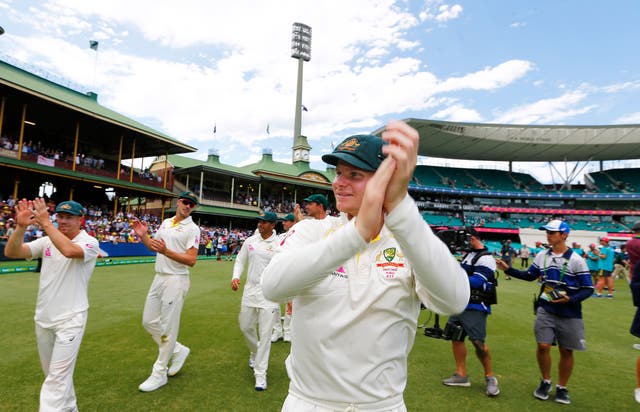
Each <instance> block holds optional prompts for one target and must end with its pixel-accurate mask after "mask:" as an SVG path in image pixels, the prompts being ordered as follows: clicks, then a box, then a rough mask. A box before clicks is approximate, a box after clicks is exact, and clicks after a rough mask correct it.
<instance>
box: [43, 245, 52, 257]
mask: <svg viewBox="0 0 640 412" xmlns="http://www.w3.org/2000/svg"><path fill="white" fill-rule="evenodd" d="M44 255H45V256H46V257H51V249H50V248H49V247H48V246H47V248H46V249H45V250H44Z"/></svg>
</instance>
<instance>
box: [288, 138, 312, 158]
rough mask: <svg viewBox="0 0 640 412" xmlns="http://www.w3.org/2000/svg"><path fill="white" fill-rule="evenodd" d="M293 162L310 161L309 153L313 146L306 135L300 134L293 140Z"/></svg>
mask: <svg viewBox="0 0 640 412" xmlns="http://www.w3.org/2000/svg"><path fill="white" fill-rule="evenodd" d="M292 149H293V164H296V163H297V162H305V163H309V153H310V152H311V146H309V143H308V142H307V137H306V136H298V137H296V138H295V139H294V141H293V147H292Z"/></svg>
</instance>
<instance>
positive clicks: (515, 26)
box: [509, 21, 527, 29]
mask: <svg viewBox="0 0 640 412" xmlns="http://www.w3.org/2000/svg"><path fill="white" fill-rule="evenodd" d="M526 25H527V23H526V22H523V21H514V22H513V23H511V24H510V25H509V27H511V28H512V29H518V28H520V27H525V26H526Z"/></svg>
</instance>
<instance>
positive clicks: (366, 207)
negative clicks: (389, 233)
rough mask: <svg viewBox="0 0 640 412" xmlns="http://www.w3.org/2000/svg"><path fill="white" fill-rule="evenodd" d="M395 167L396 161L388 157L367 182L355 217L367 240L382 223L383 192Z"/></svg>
mask: <svg viewBox="0 0 640 412" xmlns="http://www.w3.org/2000/svg"><path fill="white" fill-rule="evenodd" d="M395 167H396V161H395V160H394V159H393V158H391V157H388V158H386V159H384V160H383V161H382V163H381V164H380V166H379V167H378V170H376V172H375V173H374V174H373V176H372V177H371V179H369V181H368V182H367V187H366V189H365V191H364V196H363V198H362V203H361V204H360V209H359V210H358V216H357V218H356V222H355V225H356V229H357V230H358V233H360V235H361V236H362V237H363V239H364V240H366V241H367V242H369V241H371V240H372V239H373V238H375V237H376V236H377V235H378V233H380V230H381V229H382V225H383V224H384V210H383V205H384V202H385V193H386V191H387V190H388V188H387V185H388V184H389V180H390V179H391V177H392V175H393V173H394V170H395Z"/></svg>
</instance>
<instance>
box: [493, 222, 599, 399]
mask: <svg viewBox="0 0 640 412" xmlns="http://www.w3.org/2000/svg"><path fill="white" fill-rule="evenodd" d="M540 230H545V231H546V232H547V243H548V244H549V248H548V249H546V250H542V251H541V252H539V253H538V254H537V255H536V257H535V259H534V261H533V264H532V265H531V266H530V267H529V269H528V270H527V271H521V270H517V269H514V268H510V267H509V266H508V265H507V264H506V263H505V262H504V261H502V260H500V259H497V260H496V263H497V265H498V267H499V268H500V269H502V270H504V271H505V273H507V274H509V275H510V276H512V277H515V278H518V279H522V280H528V281H533V280H538V279H540V280H541V281H542V286H541V288H540V294H539V296H538V299H537V301H536V303H535V307H536V321H535V325H534V333H535V336H536V341H537V343H538V349H537V352H536V357H537V359H538V367H539V368H540V373H541V374H542V381H541V382H540V385H539V386H538V388H537V389H536V390H535V391H534V392H533V396H534V397H536V398H538V399H540V400H547V399H549V393H550V392H551V346H552V345H553V344H554V343H557V344H558V348H559V350H560V362H559V363H558V385H556V396H555V401H556V402H559V403H564V404H569V403H571V399H570V398H569V391H568V390H567V383H568V382H569V378H570V377H571V372H572V370H573V364H574V360H573V351H574V350H579V351H584V350H586V340H585V334H584V323H583V321H582V304H581V302H582V301H583V300H585V299H587V298H589V297H590V296H591V295H592V294H593V283H592V282H591V274H590V273H589V269H588V268H587V263H586V262H585V260H584V259H583V258H582V257H580V256H578V254H577V253H575V252H574V251H573V250H571V248H569V247H568V246H567V237H568V236H569V232H570V231H571V229H570V227H569V225H568V224H567V223H566V222H563V221H561V220H552V221H550V222H549V223H547V224H546V225H544V226H542V227H540Z"/></svg>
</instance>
